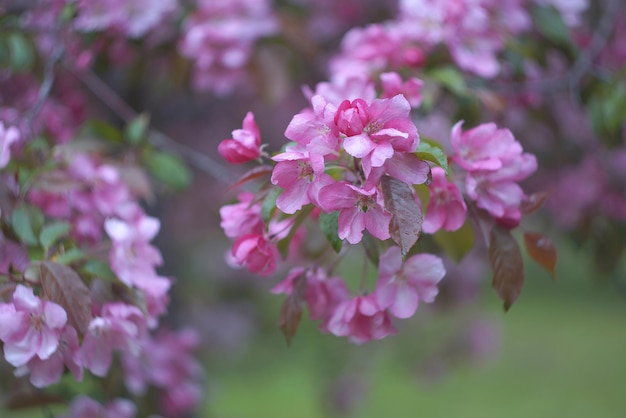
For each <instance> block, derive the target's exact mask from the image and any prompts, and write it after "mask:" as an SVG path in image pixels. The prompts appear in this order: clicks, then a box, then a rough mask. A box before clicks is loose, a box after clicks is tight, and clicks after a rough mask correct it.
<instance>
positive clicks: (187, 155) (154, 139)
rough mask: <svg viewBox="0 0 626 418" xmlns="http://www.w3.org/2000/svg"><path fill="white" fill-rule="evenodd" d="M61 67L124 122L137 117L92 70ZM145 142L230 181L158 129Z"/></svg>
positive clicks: (221, 170)
mask: <svg viewBox="0 0 626 418" xmlns="http://www.w3.org/2000/svg"><path fill="white" fill-rule="evenodd" d="M64 65H65V67H66V68H67V70H68V71H70V72H71V73H72V74H74V75H75V76H76V77H77V78H78V79H79V80H80V81H81V82H82V83H83V84H84V85H85V86H86V87H87V88H88V89H89V90H90V91H91V92H92V93H93V94H94V95H95V96H96V97H98V99H100V100H101V101H102V102H103V103H104V104H105V105H106V106H107V107H108V108H109V109H111V111H113V113H115V114H116V115H117V116H118V117H119V118H120V119H122V120H123V121H124V122H126V123H129V122H131V121H132V120H133V119H135V118H136V117H137V116H138V114H137V112H136V111H135V110H134V109H133V108H132V107H130V106H129V105H128V104H127V103H126V102H125V101H124V100H123V99H122V98H121V97H120V96H119V95H118V94H117V93H116V92H115V91H114V90H113V89H112V88H111V87H109V86H108V85H107V84H106V83H105V82H104V81H102V79H100V77H98V76H97V75H96V74H95V73H94V72H93V71H91V70H90V69H84V70H78V69H76V68H74V67H73V66H72V65H71V64H69V63H67V62H65V63H64ZM148 141H149V142H150V143H151V144H152V145H154V146H155V147H157V148H161V149H166V150H168V151H171V152H173V153H175V154H177V155H179V156H180V157H182V158H183V159H184V160H185V161H187V162H188V163H189V164H191V165H192V166H194V167H195V168H197V169H198V170H200V171H202V172H204V173H206V174H209V175H210V176H212V177H213V178H215V179H216V180H219V181H222V182H224V183H231V182H232V176H231V175H230V174H229V172H228V170H227V169H226V168H225V167H223V166H222V165H221V164H219V163H218V162H217V161H215V160H213V159H212V158H211V157H209V156H207V155H205V154H202V153H200V152H198V151H196V150H195V149H193V148H191V147H189V146H188V145H185V144H182V143H180V142H177V141H174V140H173V139H172V138H170V137H169V136H167V135H166V134H164V133H163V132H161V131H159V130H156V129H154V128H153V129H150V132H149V134H148Z"/></svg>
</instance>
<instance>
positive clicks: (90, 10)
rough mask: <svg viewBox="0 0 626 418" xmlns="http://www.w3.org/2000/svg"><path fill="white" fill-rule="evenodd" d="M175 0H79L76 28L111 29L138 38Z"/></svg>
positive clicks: (169, 11)
mask: <svg viewBox="0 0 626 418" xmlns="http://www.w3.org/2000/svg"><path fill="white" fill-rule="evenodd" d="M177 3H178V0H159V1H154V0H79V1H78V2H77V4H76V9H77V13H78V15H77V17H76V19H75V20H74V25H75V27H76V29H78V30H79V31H84V32H96V31H111V32H113V33H119V34H121V35H123V36H128V37H131V38H138V37H141V36H143V35H145V34H146V33H147V32H148V31H150V30H151V29H153V28H155V27H157V26H158V25H159V24H160V23H161V22H162V21H163V20H164V19H165V18H166V17H167V16H169V15H171V14H173V13H174V12H175V11H176V8H177V7H178V4H177Z"/></svg>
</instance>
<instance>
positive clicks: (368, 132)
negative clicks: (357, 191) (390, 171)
mask: <svg viewBox="0 0 626 418" xmlns="http://www.w3.org/2000/svg"><path fill="white" fill-rule="evenodd" d="M410 111H411V105H410V104H409V102H407V100H406V99H405V98H404V96H402V95H397V96H394V97H393V98H391V99H376V100H374V101H373V102H372V103H371V105H370V104H368V103H367V102H365V101H364V100H362V99H356V100H353V101H352V102H350V101H348V100H345V101H343V102H342V103H341V105H340V106H339V108H338V109H337V114H336V116H335V124H336V125H337V126H338V127H339V131H340V132H341V133H342V134H344V135H345V139H344V140H343V148H344V149H345V150H346V152H347V153H348V154H350V155H352V156H353V157H357V158H362V159H363V167H364V168H365V175H366V176H367V175H369V171H368V170H367V167H381V166H382V165H384V164H385V161H386V160H388V159H389V158H391V157H393V155H394V153H395V152H413V151H415V148H416V147H417V145H418V142H419V137H418V134H417V128H416V127H415V125H414V124H413V122H412V121H411V118H410V117H409V112H410Z"/></svg>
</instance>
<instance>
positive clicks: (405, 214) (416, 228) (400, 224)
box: [381, 176, 424, 256]
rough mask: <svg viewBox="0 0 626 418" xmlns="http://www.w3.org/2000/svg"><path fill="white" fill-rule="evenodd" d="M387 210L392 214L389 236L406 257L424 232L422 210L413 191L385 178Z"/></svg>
mask: <svg viewBox="0 0 626 418" xmlns="http://www.w3.org/2000/svg"><path fill="white" fill-rule="evenodd" d="M381 185H382V190H383V197H384V199H385V209H387V211H388V212H389V213H391V216H392V218H391V223H390V224H389V234H390V235H391V238H392V239H393V240H394V241H395V243H396V244H398V246H399V247H400V251H401V252H402V256H405V255H406V254H407V253H408V252H409V250H410V249H411V247H413V245H415V243H416V242H417V239H418V238H419V236H420V231H421V230H422V223H423V221H424V216H423V215H422V208H420V206H419V204H418V203H417V202H416V201H415V196H414V194H413V190H412V189H411V188H410V187H409V186H408V185H407V184H406V183H403V182H401V181H400V180H397V179H395V178H393V177H389V176H383V178H382V180H381Z"/></svg>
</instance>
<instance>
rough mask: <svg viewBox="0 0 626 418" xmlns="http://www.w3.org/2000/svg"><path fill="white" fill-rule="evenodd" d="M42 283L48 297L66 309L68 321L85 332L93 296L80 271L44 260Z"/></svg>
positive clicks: (82, 332) (79, 330)
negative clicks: (79, 273) (79, 274)
mask: <svg viewBox="0 0 626 418" xmlns="http://www.w3.org/2000/svg"><path fill="white" fill-rule="evenodd" d="M41 285H42V286H43V291H44V293H45V294H46V296H47V298H48V299H49V300H51V301H52V302H55V303H58V304H59V305H61V306H62V307H63V309H65V311H66V312H67V320H68V323H69V324H70V325H71V326H73V327H74V328H76V331H78V332H79V333H80V334H84V333H85V331H86V330H87V327H88V326H89V322H90V321H91V297H90V296H89V288H87V286H86V285H85V283H83V281H82V280H81V278H80V276H78V273H76V272H75V271H74V270H72V268H70V267H68V266H66V265H63V264H58V263H54V262H52V261H44V262H42V263H41Z"/></svg>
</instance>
